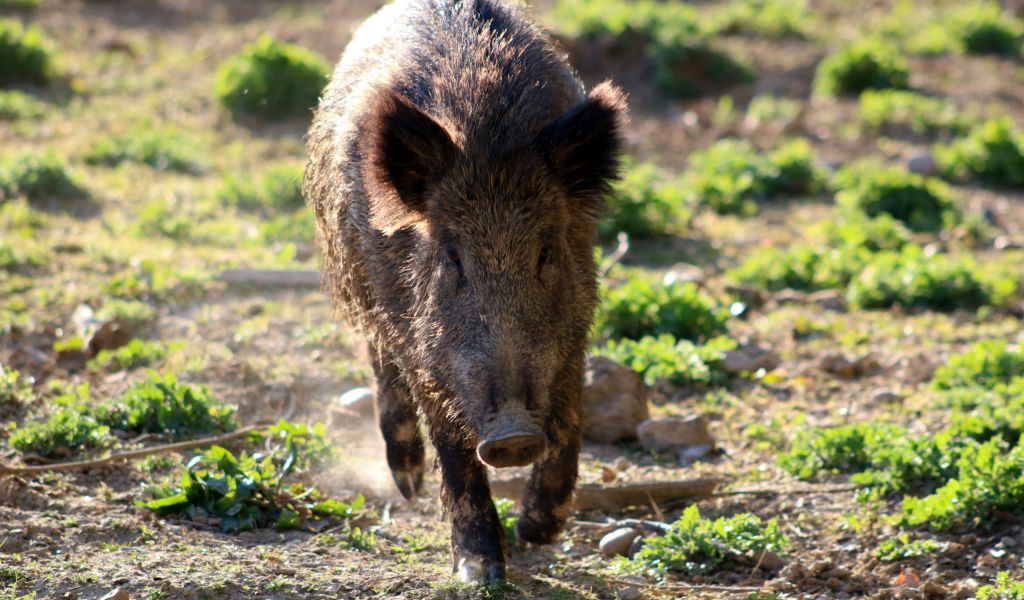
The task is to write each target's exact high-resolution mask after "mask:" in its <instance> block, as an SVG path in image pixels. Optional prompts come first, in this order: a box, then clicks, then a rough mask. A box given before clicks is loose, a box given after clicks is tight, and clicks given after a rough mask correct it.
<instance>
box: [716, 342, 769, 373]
mask: <svg viewBox="0 0 1024 600" xmlns="http://www.w3.org/2000/svg"><path fill="white" fill-rule="evenodd" d="M780 362H782V361H781V360H780V359H779V355H778V354H776V353H775V352H773V351H771V350H769V349H767V348H762V347H760V346H754V345H749V346H740V347H739V348H736V349H735V350H730V351H728V352H726V353H725V356H724V357H722V362H721V367H722V370H723V371H725V372H726V373H735V374H738V373H755V372H757V371H759V370H760V369H764V370H765V371H771V370H772V369H775V368H776V367H778V366H779V363H780Z"/></svg>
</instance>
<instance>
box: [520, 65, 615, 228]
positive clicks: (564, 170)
mask: <svg viewBox="0 0 1024 600" xmlns="http://www.w3.org/2000/svg"><path fill="white" fill-rule="evenodd" d="M627 119H628V113H627V108H626V97H625V94H624V93H623V92H622V90H620V89H619V88H617V87H615V86H614V85H612V84H611V83H610V82H608V81H606V82H604V83H602V84H601V85H599V86H597V87H595V88H594V89H593V90H591V92H590V94H589V95H588V96H587V99H586V100H584V101H583V102H581V103H579V104H577V105H576V106H574V107H573V108H572V109H571V110H569V112H567V113H566V114H564V115H562V116H561V117H559V118H557V119H555V120H554V121H553V122H552V123H551V124H549V125H548V126H547V127H545V128H544V129H543V130H542V131H541V133H540V136H539V138H538V143H539V144H540V145H541V148H542V149H543V151H544V152H545V154H546V156H547V159H548V162H549V164H550V165H551V167H552V169H553V170H554V172H555V175H556V176H557V177H558V178H559V179H561V181H562V183H563V184H564V185H565V188H566V190H567V193H568V194H569V196H570V197H572V198H573V199H574V200H575V201H577V202H579V203H580V206H581V207H582V208H583V209H584V210H586V211H588V212H594V213H596V212H597V211H598V210H600V208H601V201H602V199H603V198H604V196H605V195H607V194H608V193H609V192H610V191H611V190H610V188H611V183H612V182H613V181H614V180H615V179H616V178H617V177H618V174H619V164H620V156H619V154H620V152H621V150H622V129H623V128H624V126H625V124H626V121H627Z"/></svg>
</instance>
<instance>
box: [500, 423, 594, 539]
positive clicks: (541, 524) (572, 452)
mask: <svg viewBox="0 0 1024 600" xmlns="http://www.w3.org/2000/svg"><path fill="white" fill-rule="evenodd" d="M548 441H549V445H548V453H547V455H546V456H545V457H544V458H543V459H541V460H540V461H539V462H537V463H536V464H534V465H533V471H532V472H531V473H530V481H529V483H528V484H527V486H526V491H525V492H524V493H523V501H522V512H521V513H520V517H519V523H518V524H517V525H516V535H517V536H518V538H519V539H520V540H522V541H524V542H530V543H531V544H550V543H551V542H554V541H555V540H556V539H557V538H558V535H559V534H560V533H561V532H562V528H563V527H565V522H566V520H568V518H569V516H570V515H571V514H572V494H573V490H574V489H575V488H576V476H577V474H578V472H579V457H580V445H581V443H582V434H581V432H580V422H579V413H578V412H577V411H573V410H567V411H566V412H565V413H564V418H563V419H560V422H559V423H556V424H554V425H553V426H552V430H551V433H550V434H549V435H548Z"/></svg>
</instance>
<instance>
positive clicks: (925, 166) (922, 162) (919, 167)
mask: <svg viewBox="0 0 1024 600" xmlns="http://www.w3.org/2000/svg"><path fill="white" fill-rule="evenodd" d="M907 170H908V171H910V172H911V173H919V174H921V175H935V174H937V173H938V172H939V164H938V163H937V162H936V161H935V157H934V156H932V153H931V152H918V153H917V154H914V155H913V156H911V157H910V158H908V159H907Z"/></svg>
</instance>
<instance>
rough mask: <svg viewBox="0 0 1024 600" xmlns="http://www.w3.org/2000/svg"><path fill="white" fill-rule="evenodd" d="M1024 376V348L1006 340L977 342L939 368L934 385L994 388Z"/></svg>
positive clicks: (947, 387)
mask: <svg viewBox="0 0 1024 600" xmlns="http://www.w3.org/2000/svg"><path fill="white" fill-rule="evenodd" d="M1015 377H1024V349H1022V348H1020V347H1014V346H1010V345H1008V344H1007V343H1006V342H1005V341H1000V340H985V341H982V342H978V343H977V344H975V345H974V346H972V347H970V348H968V349H967V350H966V351H964V352H963V353H961V354H957V355H955V356H953V357H951V358H950V359H949V361H948V362H947V363H946V364H945V365H943V366H941V367H939V368H938V369H936V371H935V375H934V376H933V378H932V386H933V387H934V388H935V389H937V390H953V389H956V388H965V387H969V388H977V387H983V388H991V387H993V386H995V385H997V384H1000V383H1009V382H1010V381H1011V380H1012V379H1013V378H1015Z"/></svg>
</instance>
